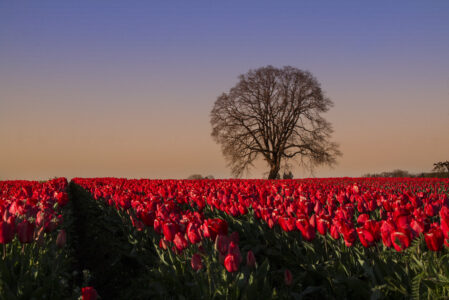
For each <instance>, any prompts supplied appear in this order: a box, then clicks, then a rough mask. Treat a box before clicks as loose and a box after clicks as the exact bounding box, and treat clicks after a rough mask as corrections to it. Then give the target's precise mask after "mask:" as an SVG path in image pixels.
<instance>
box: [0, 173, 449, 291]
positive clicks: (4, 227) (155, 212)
mask: <svg viewBox="0 0 449 300" xmlns="http://www.w3.org/2000/svg"><path fill="white" fill-rule="evenodd" d="M448 195H449V180H448V179H416V178H414V179H411V178H410V179H404V178H401V179H399V178H398V179H395V178H393V179H392V178H388V179H386V178H330V179H301V180H274V181H271V180H145V179H141V180H128V179H119V178H92V179H85V178H75V179H73V180H72V181H71V182H70V183H69V184H67V181H66V180H65V179H55V180H52V181H47V182H45V183H37V182H25V181H4V182H0V201H1V202H0V212H1V214H2V221H1V222H0V243H1V244H3V246H4V253H3V258H2V260H1V261H0V266H1V270H0V279H1V286H0V297H3V298H5V299H13V298H11V297H8V295H19V296H20V295H30V294H26V293H25V292H23V291H24V290H25V288H24V287H22V286H19V284H17V283H16V282H18V280H19V282H22V281H23V282H24V284H25V285H26V286H27V287H26V288H29V289H31V292H30V293H32V292H33V291H34V290H36V289H38V288H40V289H42V290H43V291H44V292H45V297H44V296H41V297H39V296H35V295H37V294H33V296H35V297H36V298H39V299H41V298H42V299H43V298H47V299H58V298H59V299H60V298H61V296H62V295H64V297H65V298H70V297H72V298H74V299H75V298H77V297H78V296H80V295H81V294H83V297H84V299H95V297H96V293H97V291H98V294H99V295H100V296H101V297H102V299H154V298H156V299H256V298H263V299H323V298H357V299H360V298H372V299H383V298H417V299H418V298H432V299H433V298H442V297H447V296H448V295H449V252H448V247H449V243H448V242H449V236H448V235H449V197H448ZM69 198H70V201H69ZM66 240H67V243H66ZM48 260H51V261H50V262H49V261H48ZM53 264H56V265H57V266H59V267H58V268H56V269H53V267H52V266H53ZM24 266H25V267H24ZM36 268H41V269H42V268H47V269H49V270H47V269H45V270H40V269H39V272H40V273H39V272H37V273H36V271H35V269H36ZM18 269H20V272H19V271H17V270H18ZM48 271H50V272H52V273H51V274H50V275H48V274H47V273H45V272H48ZM27 272H28V273H27ZM36 274H37V275H36ZM27 276H35V278H40V279H39V280H41V281H36V280H31V279H30V278H31V277H27ZM36 276H37V277H36ZM49 276H53V277H49ZM49 278H52V279H49ZM28 286H29V287H28ZM87 286H89V288H88V289H86V287H87ZM91 286H93V287H94V288H95V289H93V288H91ZM81 287H84V289H81ZM8 293H9V294H8ZM21 297H22V299H28V298H30V297H26V296H21ZM17 298H20V297H17Z"/></svg>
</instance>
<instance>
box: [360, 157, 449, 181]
mask: <svg viewBox="0 0 449 300" xmlns="http://www.w3.org/2000/svg"><path fill="white" fill-rule="evenodd" d="M433 166H434V168H433V170H432V172H421V173H416V174H413V173H410V172H408V171H405V170H400V169H396V170H393V171H390V172H381V173H368V174H364V175H363V177H414V178H449V161H445V162H437V163H434V164H433Z"/></svg>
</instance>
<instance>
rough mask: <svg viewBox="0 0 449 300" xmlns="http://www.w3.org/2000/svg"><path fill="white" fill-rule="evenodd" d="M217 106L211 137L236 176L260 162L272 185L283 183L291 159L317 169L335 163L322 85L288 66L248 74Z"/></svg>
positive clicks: (261, 69) (330, 127) (334, 151)
mask: <svg viewBox="0 0 449 300" xmlns="http://www.w3.org/2000/svg"><path fill="white" fill-rule="evenodd" d="M239 79H240V80H239V82H238V83H237V85H235V86H234V87H233V88H231V89H230V91H229V92H228V93H223V94H222V95H221V96H219V97H218V98H217V100H216V101H215V104H214V107H213V109H212V111H211V125H212V137H213V138H214V139H215V141H216V142H217V143H219V144H220V145H221V147H222V151H223V154H224V156H225V158H226V160H227V162H228V165H229V166H230V167H231V169H232V173H233V175H235V176H241V175H242V173H243V172H244V171H247V170H248V169H249V167H251V166H252V165H253V162H254V161H255V160H256V158H258V157H259V156H261V157H262V158H263V159H264V160H265V161H266V162H267V163H268V166H269V174H268V178H269V179H275V178H278V177H279V171H280V169H281V167H282V165H283V164H284V163H285V162H286V161H287V160H289V159H292V158H299V161H298V162H299V163H301V164H303V165H305V166H308V167H309V168H313V167H314V166H317V165H322V164H327V165H333V164H335V163H336V157H337V156H339V155H340V151H339V150H338V145H337V144H336V143H334V142H331V141H330V140H329V139H330V137H331V134H332V126H331V124H330V123H329V122H328V121H326V120H325V119H324V118H323V117H322V116H321V114H322V113H325V112H327V111H328V110H329V108H330V107H331V106H332V102H331V100H330V99H329V98H327V97H325V96H324V94H323V92H322V90H321V88H320V84H319V83H318V81H317V80H316V79H315V77H314V76H313V75H312V74H311V73H309V72H306V71H302V70H299V69H297V68H293V67H290V66H287V67H283V68H281V69H278V68H274V67H272V66H268V67H262V68H259V69H256V70H250V71H249V72H248V73H246V74H244V75H240V77H239Z"/></svg>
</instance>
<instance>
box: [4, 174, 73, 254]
mask: <svg viewBox="0 0 449 300" xmlns="http://www.w3.org/2000/svg"><path fill="white" fill-rule="evenodd" d="M67 184H68V183H67V179H65V178H57V179H53V180H49V181H46V182H42V183H41V182H37V181H23V180H17V181H0V215H1V220H0V244H3V245H4V246H6V245H7V244H9V243H11V242H12V241H13V239H14V238H15V237H16V236H17V238H18V240H19V241H20V243H21V244H28V243H31V242H34V241H37V242H40V243H41V242H42V239H43V234H44V233H51V232H53V231H54V230H55V229H57V228H58V226H59V225H60V224H61V223H62V220H63V216H62V214H61V209H62V208H63V207H64V206H65V205H66V204H67V202H68V200H69V198H68V195H67V192H66V188H67ZM65 240H66V234H65V232H64V230H61V231H60V232H59V234H58V238H57V245H58V246H59V247H63V246H64V244H65ZM4 249H6V247H4Z"/></svg>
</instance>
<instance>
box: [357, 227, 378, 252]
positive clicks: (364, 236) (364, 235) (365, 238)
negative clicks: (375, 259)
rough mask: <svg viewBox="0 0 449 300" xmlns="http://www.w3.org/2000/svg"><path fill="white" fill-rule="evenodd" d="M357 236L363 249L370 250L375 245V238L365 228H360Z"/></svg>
mask: <svg viewBox="0 0 449 300" xmlns="http://www.w3.org/2000/svg"><path fill="white" fill-rule="evenodd" d="M357 234H358V236H359V240H360V242H361V243H362V245H363V247H365V248H368V247H371V246H373V245H374V244H375V240H374V236H373V234H372V233H371V232H370V231H369V230H366V229H364V228H358V229H357Z"/></svg>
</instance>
